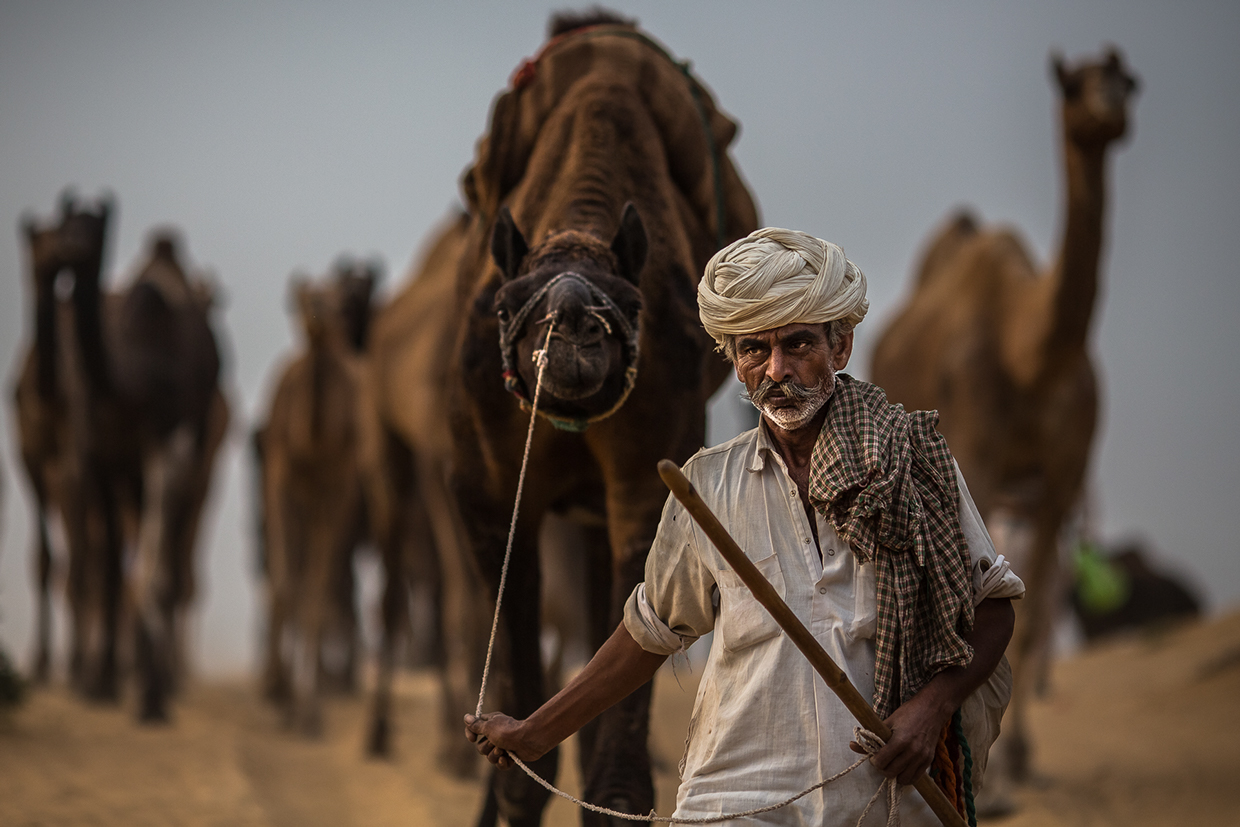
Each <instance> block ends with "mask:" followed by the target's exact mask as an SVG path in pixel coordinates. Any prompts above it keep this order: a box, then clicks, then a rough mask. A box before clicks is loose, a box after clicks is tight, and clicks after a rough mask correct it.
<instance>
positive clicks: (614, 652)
mask: <svg viewBox="0 0 1240 827" xmlns="http://www.w3.org/2000/svg"><path fill="white" fill-rule="evenodd" d="M665 660H667V655H656V654H652V653H650V652H647V651H646V650H645V649H643V648H641V647H640V646H639V645H638V644H637V641H635V640H633V637H632V635H630V634H629V630H628V629H627V628H626V627H625V625H624V624H623V623H621V624H620V625H619V626H618V627H616V631H614V632H613V633H612V635H611V637H609V638H608V639H607V641H606V642H605V643H604V644H603V645H602V646H601V647H599V650H598V652H596V653H595V654H594V657H593V658H591V659H590V662H589V663H587V664H586V665H585V668H584V669H582V670H581V672H580V673H578V674H577V676H576V677H575V678H573V679H572V680H571V681H569V683H568V685H567V686H565V687H564V688H563V689H562V690H560V691H559V693H557V694H556V696H555V697H554V698H552V699H551V700H549V701H547V702H546V703H545V704H543V705H542V706H540V707H539V708H538V709H537V710H535V711H534V712H533V714H531V715H530V716H529V717H528V718H526V719H525V720H523V721H515V720H513V719H511V718H508V717H507V716H505V715H502V714H495V715H487V716H484V717H483V720H481V721H476V722H475V721H474V718H473V716H472V715H470V716H466V719H465V720H466V728H467V730H468V731H469V732H470V733H473V735H471V740H475V742H476V743H478V744H479V749H480V751H482V752H483V753H484V754H485V755H487V757H488V759H490V760H491V761H492V762H493V763H499V764H500V765H501V766H504V765H505V764H506V762H505V761H503V760H502V759H499V756H497V755H493V754H492V752H493V751H492V750H491V749H489V748H484V747H485V744H486V742H489V743H490V744H492V745H494V746H495V747H498V748H499V749H500V750H505V751H509V752H512V753H514V754H515V755H516V756H517V757H518V758H520V759H521V760H523V761H533V760H535V759H537V758H541V757H542V756H543V755H545V754H546V753H547V752H548V751H550V750H551V749H552V748H553V747H555V746H556V745H557V744H559V743H560V742H561V741H563V740H564V739H565V738H567V737H568V736H570V735H572V734H573V733H574V732H576V731H577V730H579V729H581V727H583V726H585V725H586V724H587V723H589V722H590V721H591V720H593V719H594V718H595V717H597V716H598V715H600V714H601V713H602V712H604V711H605V710H607V709H608V708H610V707H611V706H613V705H614V704H616V703H618V702H619V701H621V700H623V699H624V698H626V697H628V696H629V694H630V693H632V692H633V691H634V690H636V689H637V688H638V687H640V686H642V685H643V684H645V683H646V681H648V680H650V679H651V678H652V677H654V673H655V672H657V671H658V669H659V667H660V666H661V665H663V662H664V661H665Z"/></svg>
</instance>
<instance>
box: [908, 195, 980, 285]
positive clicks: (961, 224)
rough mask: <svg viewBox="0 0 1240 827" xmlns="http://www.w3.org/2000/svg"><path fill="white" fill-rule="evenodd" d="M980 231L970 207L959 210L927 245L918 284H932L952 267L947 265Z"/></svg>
mask: <svg viewBox="0 0 1240 827" xmlns="http://www.w3.org/2000/svg"><path fill="white" fill-rule="evenodd" d="M979 232H980V227H979V226H978V222H977V219H976V218H975V217H974V216H973V213H972V212H971V211H970V210H968V209H960V210H957V211H956V212H955V213H954V214H953V215H952V216H951V217H950V218H948V219H947V222H946V223H945V224H944V225H943V229H941V230H939V232H938V235H936V236H935V237H934V240H933V241H931V242H930V244H929V246H927V247H926V252H925V253H924V254H923V255H922V259H921V266H920V267H919V268H918V270H917V284H918V286H919V287H922V286H925V285H927V284H930V283H931V282H933V281H934V280H935V279H936V277H937V276H938V274H939V273H942V272H945V271H946V270H948V269H950V268H949V267H947V266H946V265H949V264H950V263H951V261H952V260H953V259H954V258H955V257H956V255H957V254H958V253H959V252H960V250H961V248H962V247H964V245H965V243H966V242H968V241H969V240H971V239H973V238H976V237H977V235H978V233H979Z"/></svg>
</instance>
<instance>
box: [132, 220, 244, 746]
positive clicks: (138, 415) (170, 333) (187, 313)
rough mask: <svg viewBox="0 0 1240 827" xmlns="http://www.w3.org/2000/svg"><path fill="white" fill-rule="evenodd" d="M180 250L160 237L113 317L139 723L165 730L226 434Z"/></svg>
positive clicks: (209, 341)
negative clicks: (200, 539) (203, 525)
mask: <svg viewBox="0 0 1240 827" xmlns="http://www.w3.org/2000/svg"><path fill="white" fill-rule="evenodd" d="M177 248H178V240H177V238H176V237H175V236H174V235H172V234H170V233H167V232H160V233H156V234H155V235H154V237H153V240H152V244H151V252H150V256H149V259H148V260H147V262H146V264H145V265H144V266H143V267H142V269H141V270H140V271H139V272H138V274H137V276H136V277H135V278H134V279H133V281H132V282H131V283H130V284H129V285H128V287H127V288H126V289H125V290H124V292H123V293H121V294H120V295H118V296H117V297H116V301H115V307H114V309H112V308H110V312H109V314H108V322H109V336H108V351H109V352H108V355H109V364H110V369H111V370H110V372H111V380H112V381H113V382H114V385H115V389H116V393H117V395H118V397H119V398H120V399H121V401H122V405H123V410H124V411H125V415H126V422H125V423H124V432H125V435H126V437H127V441H128V444H129V446H130V449H131V452H132V453H131V454H130V455H129V457H128V460H129V463H128V465H127V468H126V470H127V472H128V475H129V476H128V482H129V484H130V485H129V490H128V494H129V496H128V498H127V500H126V505H127V506H128V507H129V513H130V514H131V517H130V518H129V519H128V520H127V523H126V524H127V526H128V527H129V529H130V546H131V553H132V558H131V561H130V562H129V564H128V565H127V566H126V597H127V599H128V601H129V603H130V605H131V606H132V611H133V615H134V617H133V621H134V629H135V655H136V666H137V670H138V677H139V684H140V686H139V695H140V697H139V705H138V716H139V718H140V720H143V721H163V720H166V719H167V718H168V708H167V704H168V699H169V697H170V694H171V693H172V691H173V690H174V688H175V679H176V676H177V670H178V668H179V667H180V665H181V660H182V656H181V642H180V636H181V633H182V629H183V627H184V620H185V619H184V615H185V613H186V611H187V609H188V605H189V600H190V599H191V598H192V596H193V571H194V546H195V543H196V537H195V533H196V530H197V526H198V522H199V518H200V514H201V508H202V504H203V499H204V497H205V493H206V490H207V487H208V484H209V480H210V475H211V470H212V461H213V459H214V456H215V453H216V451H217V450H218V447H219V444H220V442H221V441H222V439H223V436H224V434H225V433H226V430H227V420H228V408H227V404H226V403H225V401H224V397H223V395H222V393H221V392H220V388H219V372H220V357H219V350H218V346H217V344H216V340H215V335H214V333H213V332H212V330H211V326H210V320H209V302H208V301H206V300H205V298H204V297H205V296H206V295H207V294H208V293H209V291H207V290H205V289H204V288H203V287H202V286H201V284H200V283H199V282H198V281H197V280H195V279H191V278H190V277H189V276H188V275H187V274H186V272H185V270H184V268H183V267H182V265H181V263H180V256H179V253H178V249H177Z"/></svg>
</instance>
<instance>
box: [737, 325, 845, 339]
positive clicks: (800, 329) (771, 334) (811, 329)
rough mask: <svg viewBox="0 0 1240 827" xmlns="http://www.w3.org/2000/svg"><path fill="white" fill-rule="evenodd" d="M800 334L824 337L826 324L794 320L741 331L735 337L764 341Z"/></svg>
mask: <svg viewBox="0 0 1240 827" xmlns="http://www.w3.org/2000/svg"><path fill="white" fill-rule="evenodd" d="M801 335H810V336H815V337H819V336H822V337H825V336H826V335H827V330H826V324H825V323H823V322H816V323H812V324H807V323H805V322H796V323H794V324H786V325H781V326H780V327H772V328H769V329H767V330H759V331H756V332H754V333H742V334H740V335H739V336H737V337H736V338H737V339H739V340H741V341H744V340H745V339H758V340H761V341H764V342H770V341H776V342H777V341H780V340H781V339H787V338H789V337H791V336H801Z"/></svg>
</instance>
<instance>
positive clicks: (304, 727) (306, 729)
mask: <svg viewBox="0 0 1240 827" xmlns="http://www.w3.org/2000/svg"><path fill="white" fill-rule="evenodd" d="M293 728H294V729H295V730H296V731H297V734H299V735H300V736H301V737H303V738H310V739H318V738H322V737H323V714H322V713H321V712H319V710H317V709H306V710H302V711H301V712H299V713H298V714H297V715H296V720H295V722H294V726H293Z"/></svg>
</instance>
